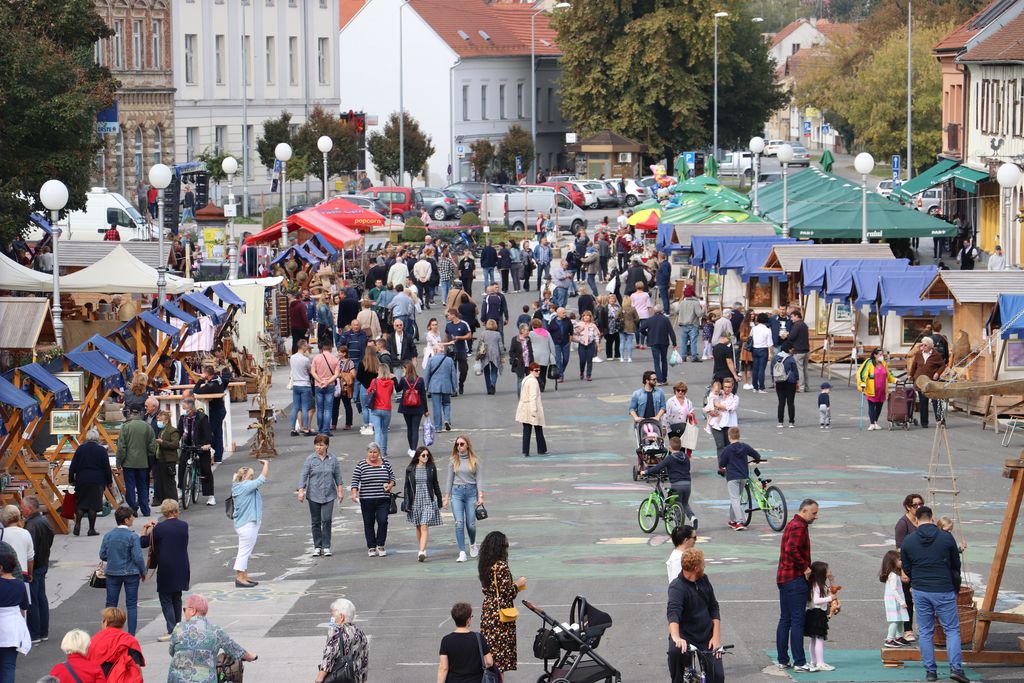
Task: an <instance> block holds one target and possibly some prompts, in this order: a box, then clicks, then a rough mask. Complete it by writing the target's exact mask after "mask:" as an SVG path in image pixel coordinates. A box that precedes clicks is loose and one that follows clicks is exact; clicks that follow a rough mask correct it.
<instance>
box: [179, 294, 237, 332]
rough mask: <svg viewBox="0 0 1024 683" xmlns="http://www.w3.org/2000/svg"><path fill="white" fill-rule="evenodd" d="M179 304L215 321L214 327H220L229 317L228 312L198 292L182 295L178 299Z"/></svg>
mask: <svg viewBox="0 0 1024 683" xmlns="http://www.w3.org/2000/svg"><path fill="white" fill-rule="evenodd" d="M178 302H179V303H181V302H183V303H186V304H188V305H189V306H191V307H192V308H193V309H195V310H196V312H198V313H199V314H200V315H205V316H209V317H210V320H212V321H213V324H214V325H220V324H221V322H222V321H223V320H224V318H226V317H227V315H228V312H227V311H226V310H224V309H223V308H221V307H220V306H218V305H217V304H215V303H213V302H212V301H210V300H209V299H207V298H206V297H205V296H203V295H202V294H199V293H198V292H189V293H188V294H182V295H181V296H180V297H178Z"/></svg>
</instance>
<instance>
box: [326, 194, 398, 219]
mask: <svg viewBox="0 0 1024 683" xmlns="http://www.w3.org/2000/svg"><path fill="white" fill-rule="evenodd" d="M332 199H344V200H345V201H347V202H351V203H353V204H355V205H356V206H358V207H359V208H361V209H366V210H367V211H376V212H377V213H379V214H380V215H381V216H387V215H388V206H387V204H385V203H384V202H382V201H381V200H379V199H374V198H373V197H364V196H362V195H358V194H336V195H334V196H333V197H332Z"/></svg>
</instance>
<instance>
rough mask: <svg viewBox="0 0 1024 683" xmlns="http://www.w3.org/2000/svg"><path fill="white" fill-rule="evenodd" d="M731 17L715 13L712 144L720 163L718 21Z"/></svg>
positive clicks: (724, 13) (726, 13)
mask: <svg viewBox="0 0 1024 683" xmlns="http://www.w3.org/2000/svg"><path fill="white" fill-rule="evenodd" d="M727 16H729V13H728V12H715V116H714V119H715V123H714V129H715V132H714V140H713V141H712V143H711V156H713V157H714V158H715V161H718V20H719V19H723V18H725V17H727Z"/></svg>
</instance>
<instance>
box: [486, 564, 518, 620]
mask: <svg viewBox="0 0 1024 683" xmlns="http://www.w3.org/2000/svg"><path fill="white" fill-rule="evenodd" d="M491 578H492V579H493V580H494V599H495V601H496V602H497V603H498V621H500V622H501V623H503V624H507V623H509V622H514V621H515V620H516V619H518V618H519V610H518V609H517V608H516V606H515V605H512V606H511V607H502V606H501V593H499V592H498V571H497V570H496V569H495V568H494V567H491Z"/></svg>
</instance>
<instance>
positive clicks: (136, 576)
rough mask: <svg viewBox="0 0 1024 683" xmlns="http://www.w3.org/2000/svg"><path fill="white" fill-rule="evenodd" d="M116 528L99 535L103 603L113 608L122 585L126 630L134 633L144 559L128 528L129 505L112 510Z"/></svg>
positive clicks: (129, 524) (137, 542)
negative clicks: (104, 579) (104, 590)
mask: <svg viewBox="0 0 1024 683" xmlns="http://www.w3.org/2000/svg"><path fill="white" fill-rule="evenodd" d="M114 519H115V520H116V521H117V528H116V529H114V530H112V531H108V532H107V533H106V534H104V535H103V542H102V543H101V544H100V559H101V560H103V561H104V562H106V563H107V566H106V569H105V572H106V575H107V604H106V605H105V607H117V603H118V600H120V598H121V586H124V603H125V611H126V612H128V633H130V634H132V635H133V636H134V635H135V623H136V619H137V618H138V613H139V582H141V581H145V580H146V560H145V558H143V556H142V545H141V544H140V542H139V537H138V535H137V534H136V533H135V532H134V531H132V528H131V527H132V522H134V521H135V513H134V512H133V511H132V509H131V508H130V507H125V506H122V507H119V508H118V509H117V511H116V512H115V513H114Z"/></svg>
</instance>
